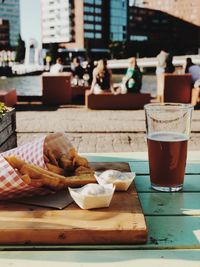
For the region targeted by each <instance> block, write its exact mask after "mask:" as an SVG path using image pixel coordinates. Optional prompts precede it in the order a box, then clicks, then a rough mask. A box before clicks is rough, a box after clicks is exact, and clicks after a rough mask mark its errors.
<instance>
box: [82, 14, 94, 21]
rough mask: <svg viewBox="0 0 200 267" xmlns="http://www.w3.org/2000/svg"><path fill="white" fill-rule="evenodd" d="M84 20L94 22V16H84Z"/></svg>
mask: <svg viewBox="0 0 200 267" xmlns="http://www.w3.org/2000/svg"><path fill="white" fill-rule="evenodd" d="M84 20H85V21H94V16H92V15H84Z"/></svg>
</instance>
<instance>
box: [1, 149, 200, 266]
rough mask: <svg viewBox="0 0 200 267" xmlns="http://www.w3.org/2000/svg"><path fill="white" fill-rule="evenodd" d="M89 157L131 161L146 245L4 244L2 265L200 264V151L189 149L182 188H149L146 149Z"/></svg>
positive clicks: (90, 156) (90, 155) (89, 156)
mask: <svg viewBox="0 0 200 267" xmlns="http://www.w3.org/2000/svg"><path fill="white" fill-rule="evenodd" d="M84 156H87V158H88V159H89V160H90V161H93V162H94V161H97V162H106V161H107V162H112V161H113V162H116V161H118V162H122V161H123V162H129V164H130V166H131V170H132V171H135V172H136V173H137V176H136V179H135V184H136V188H137V191H138V194H139V197H140V201H141V204H142V208H143V211H144V214H145V219H146V222H147V226H148V231H149V234H148V242H147V244H145V245H116V246H110V245H107V246H99V245H98V246H97V245H96V246H94V245H92V246H91V245H90V246H28V245H27V246H0V249H1V251H0V266H20V267H21V266H29V267H32V266H43V265H44V264H46V265H48V266H49V267H51V266H57V267H59V266H69V267H84V266H94V267H95V266H113V267H118V266H119V267H121V266H123V267H126V266H133V265H135V266H154V267H155V266H161V265H162V267H165V266H167V267H168V266H169V264H170V265H171V266H174V265H176V266H179V265H180V266H182V267H184V266H192V267H193V266H198V267H199V266H200V151H199V152H190V153H189V155H188V164H187V169H186V176H185V183H184V189H183V191H182V192H178V193H159V192H156V191H154V190H152V189H151V188H150V181H149V175H148V173H149V168H148V161H147V154H146V153H110V154H108V153H106V154H84Z"/></svg>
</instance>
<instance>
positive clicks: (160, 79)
mask: <svg viewBox="0 0 200 267" xmlns="http://www.w3.org/2000/svg"><path fill="white" fill-rule="evenodd" d="M168 56H169V54H168V53H167V52H165V51H164V50H161V51H160V53H159V54H158V55H157V57H156V58H157V66H156V78H157V100H159V101H162V99H163V93H164V73H165V68H166V66H167V63H166V61H167V57H168Z"/></svg>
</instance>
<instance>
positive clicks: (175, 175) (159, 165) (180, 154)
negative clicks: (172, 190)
mask: <svg viewBox="0 0 200 267" xmlns="http://www.w3.org/2000/svg"><path fill="white" fill-rule="evenodd" d="M147 142H148V153H149V168H150V177H151V183H152V185H155V186H161V187H176V186H180V185H182V184H183V180H184V174H185V166H186V158H187V143H188V138H187V136H186V135H184V134H180V133H173V132H172V133H170V132H157V133H152V134H151V135H150V136H148V138H147Z"/></svg>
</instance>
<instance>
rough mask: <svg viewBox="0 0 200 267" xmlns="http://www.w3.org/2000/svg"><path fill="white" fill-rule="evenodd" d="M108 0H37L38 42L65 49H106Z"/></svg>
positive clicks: (92, 50) (98, 50)
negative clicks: (39, 27) (39, 25)
mask: <svg viewBox="0 0 200 267" xmlns="http://www.w3.org/2000/svg"><path fill="white" fill-rule="evenodd" d="M108 2H109V1H103V0H41V3H42V9H41V10H42V42H43V46H44V47H48V44H50V43H58V44H59V46H60V47H61V48H64V49H67V50H68V51H74V52H75V51H87V50H88V51H90V52H94V53H95V52H101V51H106V50H107V47H108V42H109V5H108Z"/></svg>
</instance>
